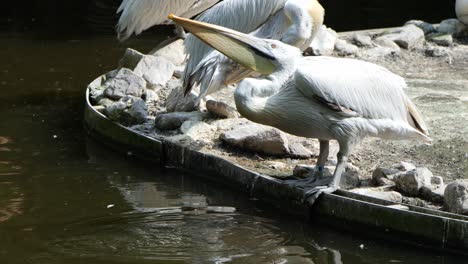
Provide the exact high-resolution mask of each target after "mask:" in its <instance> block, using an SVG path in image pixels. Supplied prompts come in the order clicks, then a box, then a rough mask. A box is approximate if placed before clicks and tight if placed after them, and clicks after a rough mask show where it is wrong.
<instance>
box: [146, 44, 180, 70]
mask: <svg viewBox="0 0 468 264" xmlns="http://www.w3.org/2000/svg"><path fill="white" fill-rule="evenodd" d="M151 54H152V55H154V56H160V57H164V58H166V59H167V60H169V61H170V62H172V63H173V64H174V65H177V66H179V65H182V64H183V63H184V62H185V58H186V54H185V46H184V40H182V39H179V40H176V41H174V42H172V43H171V44H169V45H167V46H164V47H162V48H160V49H158V50H156V51H153V52H151Z"/></svg>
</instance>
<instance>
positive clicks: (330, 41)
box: [310, 25, 338, 56]
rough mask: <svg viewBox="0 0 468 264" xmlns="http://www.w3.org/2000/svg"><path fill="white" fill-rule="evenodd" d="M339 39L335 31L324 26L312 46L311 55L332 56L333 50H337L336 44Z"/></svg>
mask: <svg viewBox="0 0 468 264" xmlns="http://www.w3.org/2000/svg"><path fill="white" fill-rule="evenodd" d="M337 38H338V37H337V34H336V32H335V31H334V30H333V29H331V28H327V27H326V26H324V25H322V27H321V28H320V30H319V32H318V33H317V35H316V36H315V38H314V40H313V41H312V43H311V44H310V48H311V51H310V53H311V54H312V55H316V56H324V55H330V54H332V53H333V50H334V49H335V42H336V40H337Z"/></svg>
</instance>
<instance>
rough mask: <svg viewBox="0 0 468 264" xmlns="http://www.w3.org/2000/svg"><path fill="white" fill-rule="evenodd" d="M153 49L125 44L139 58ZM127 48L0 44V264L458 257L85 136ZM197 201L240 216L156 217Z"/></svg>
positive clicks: (4, 39) (148, 44)
mask: <svg viewBox="0 0 468 264" xmlns="http://www.w3.org/2000/svg"><path fill="white" fill-rule="evenodd" d="M155 44H156V43H155V41H154V40H138V41H137V42H135V41H134V42H129V43H126V45H131V46H132V47H134V48H137V49H139V50H142V51H147V50H150V49H151V48H152V47H153V46H154V45H155ZM124 48H125V47H124V46H123V45H120V44H118V43H116V42H115V41H114V39H112V38H111V37H109V38H88V39H78V40H37V39H33V38H30V37H28V36H24V35H2V36H0V58H1V59H2V62H1V63H0V120H1V121H0V263H2V264H3V263H6V264H9V263H52V264H53V263H226V262H228V263H317V264H325V263H463V262H464V261H465V260H466V259H464V258H459V257H457V256H451V255H440V254H438V253H436V252H433V251H430V250H422V249H418V248H414V247H408V246H404V245H398V244H395V243H390V242H384V241H376V240H372V239H368V238H366V237H363V236H360V235H359V234H349V233H341V232H338V231H334V230H330V229H328V228H326V227H323V226H319V227H317V226H311V225H310V224H308V223H307V222H305V221H303V220H302V219H292V218H290V217H288V216H285V215H281V214H279V213H278V212H277V211H276V210H275V209H274V208H270V207H268V206H266V205H263V204H260V203H259V202H258V201H255V200H253V199H249V197H248V196H247V195H246V194H243V193H238V192H235V191H233V190H230V189H228V188H226V187H223V186H218V185H215V184H212V183H209V182H205V181H203V180H201V179H198V178H195V177H193V176H190V175H186V174H182V173H179V172H177V171H171V170H165V171H162V170H160V168H158V165H157V164H148V163H145V164H143V163H140V162H138V161H136V160H133V159H132V158H131V157H126V156H122V155H120V154H116V153H112V152H111V151H109V150H108V149H107V148H106V147H105V146H103V145H101V144H99V142H94V141H93V140H91V139H89V138H87V136H86V133H85V132H84V130H83V128H82V117H83V96H84V91H85V87H86V85H87V83H88V82H90V81H91V80H93V79H94V78H95V77H96V76H97V75H99V74H101V73H103V72H105V71H108V70H111V69H113V68H114V67H115V64H116V62H117V61H118V58H119V57H120V55H121V54H122V53H123V50H124ZM200 200H202V201H204V200H207V201H208V203H209V204H212V205H222V206H234V207H236V208H237V209H238V211H237V213H235V214H228V215H219V214H202V213H200V214H193V213H177V212H173V213H171V212H165V213H164V212H158V210H157V209H158V208H164V207H172V206H179V205H181V204H182V203H184V202H185V203H187V202H190V201H200ZM108 207H109V208H108ZM345 224H346V223H343V225H345ZM428 232H430V230H428ZM360 245H364V248H363V249H361V248H360Z"/></svg>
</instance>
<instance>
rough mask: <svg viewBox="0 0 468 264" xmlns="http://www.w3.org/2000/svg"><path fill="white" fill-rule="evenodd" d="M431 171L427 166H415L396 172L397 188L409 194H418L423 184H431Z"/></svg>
mask: <svg viewBox="0 0 468 264" xmlns="http://www.w3.org/2000/svg"><path fill="white" fill-rule="evenodd" d="M432 176H433V175H432V172H431V171H430V170H429V169H427V168H417V169H415V170H411V171H407V172H405V173H401V174H398V175H397V176H396V177H395V184H396V188H397V190H399V191H401V192H402V193H404V194H407V195H410V196H418V194H419V190H420V189H421V188H422V187H424V186H431V178H432Z"/></svg>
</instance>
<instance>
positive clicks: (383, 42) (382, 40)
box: [374, 36, 400, 52]
mask: <svg viewBox="0 0 468 264" xmlns="http://www.w3.org/2000/svg"><path fill="white" fill-rule="evenodd" d="M374 41H375V44H377V45H379V46H382V47H385V48H390V49H392V50H394V52H399V51H400V46H398V44H396V43H395V41H393V40H391V39H389V38H387V37H386V36H381V37H378V38H376V39H375V40H374Z"/></svg>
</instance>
